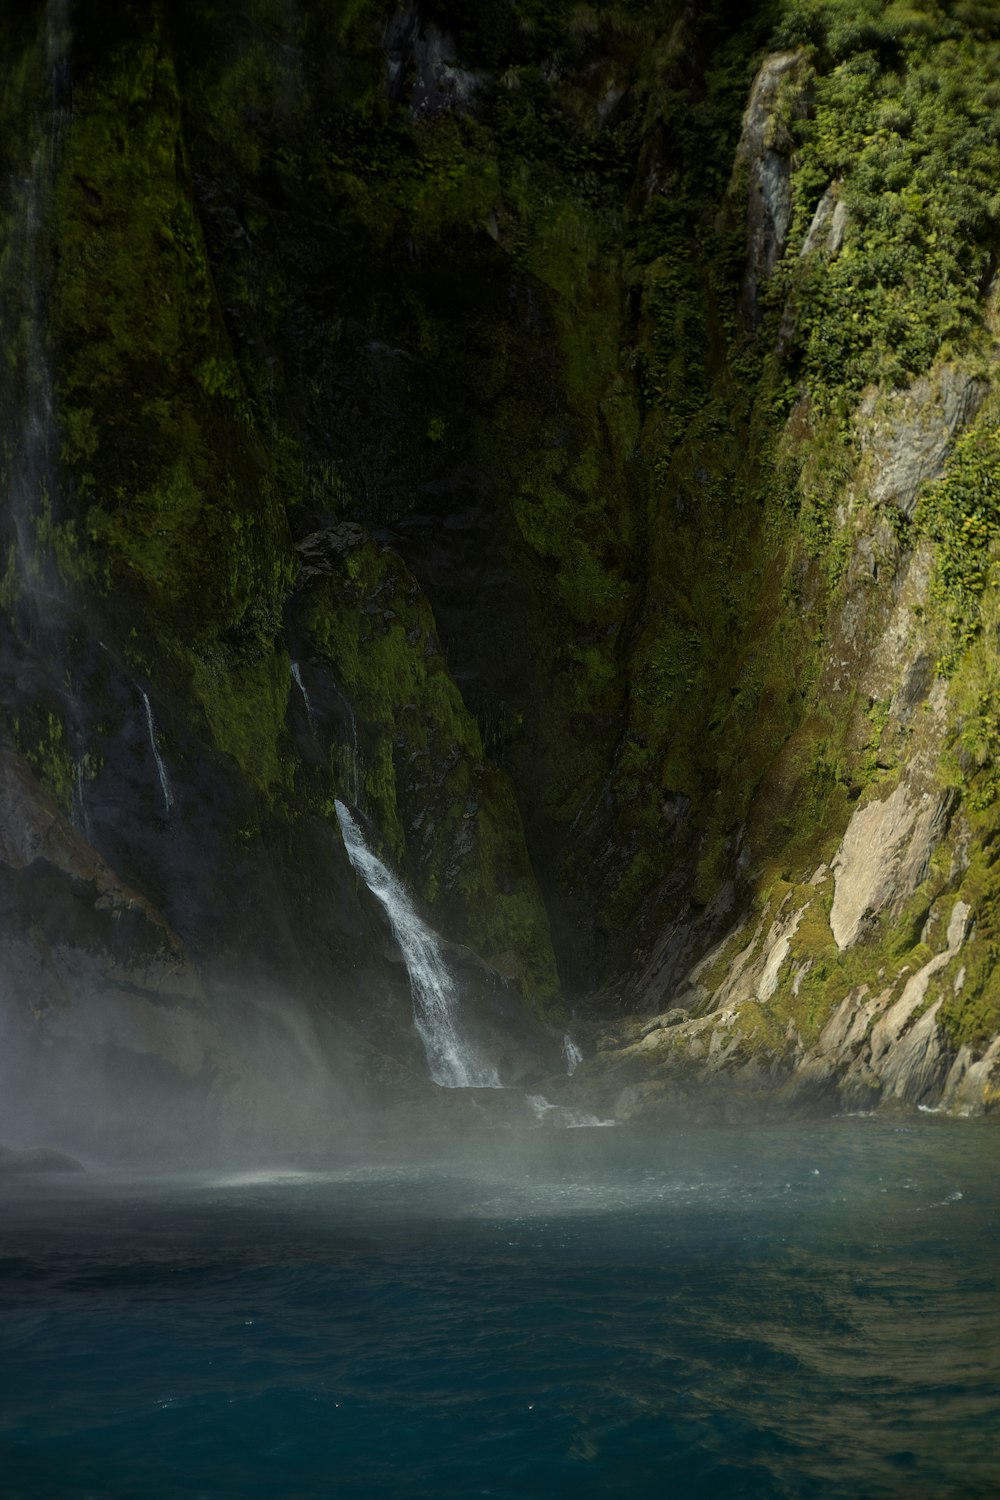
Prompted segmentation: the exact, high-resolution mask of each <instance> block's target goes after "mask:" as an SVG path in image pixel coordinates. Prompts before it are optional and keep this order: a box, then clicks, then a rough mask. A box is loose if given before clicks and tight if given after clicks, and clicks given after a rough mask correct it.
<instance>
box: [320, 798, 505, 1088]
mask: <svg viewBox="0 0 1000 1500" xmlns="http://www.w3.org/2000/svg"><path fill="white" fill-rule="evenodd" d="M336 810H337V819H338V821H339V823H340V831H341V833H342V834H343V837H344V844H345V847H346V849H347V855H348V858H349V859H350V861H351V864H352V865H353V866H354V868H355V870H357V872H358V874H359V875H360V876H361V878H362V880H363V881H364V882H365V885H366V886H367V887H368V889H369V890H370V891H371V893H372V895H373V896H374V897H375V898H376V900H377V901H379V902H380V903H381V905H382V907H383V909H384V911H385V914H386V916H387V917H388V919H389V925H390V926H391V928H392V931H393V935H394V936H395V938H396V941H397V943H398V944H399V947H400V951H401V952H402V955H403V962H404V963H405V964H406V972H407V973H408V975H409V977H410V988H411V990H412V993H413V1020H414V1024H415V1025H416V1028H417V1031H418V1033H419V1035H420V1040H421V1041H422V1042H423V1044H424V1051H425V1052H426V1054H427V1065H428V1068H429V1069H430V1075H431V1078H432V1079H433V1080H434V1082H435V1083H439V1084H441V1085H442V1086H443V1087H444V1088H451V1089H463V1088H464V1089H469V1088H488V1089H497V1088H501V1087H502V1085H501V1082H500V1075H499V1073H498V1072H497V1069H496V1067H495V1066H494V1064H492V1063H490V1062H488V1061H487V1060H486V1059H485V1058H483V1057H481V1056H480V1055H479V1053H478V1051H477V1050H476V1048H475V1047H474V1046H473V1045H472V1044H471V1043H470V1042H469V1041H468V1040H467V1039H466V1038H465V1037H464V1036H463V1035H462V1032H461V1028H460V1023H459V1014H458V1013H459V995H458V990H457V989H456V986H455V981H454V979H453V978H452V976H451V973H450V971H449V969H448V965H447V963H446V962H445V958H444V953H443V951H442V947H441V940H440V938H439V937H438V935H437V933H436V932H434V931H433V929H432V928H430V927H428V926H427V923H426V922H424V921H423V920H422V918H421V917H420V916H419V915H418V913H417V911H416V908H415V907H414V905H413V902H412V901H411V900H410V897H409V895H408V893H407V891H406V889H405V887H404V886H403V884H402V882H401V881H400V880H398V879H397V877H396V876H395V875H393V873H392V871H391V870H389V869H388V868H387V866H386V865H384V864H383V863H382V861H381V860H380V859H379V858H378V856H377V855H376V854H373V853H372V851H371V850H370V849H369V848H368V845H367V844H366V843H365V840H364V837H363V836H362V833H361V830H360V828H359V827H358V825H357V823H356V822H355V821H354V819H353V817H352V816H351V814H350V812H349V811H348V809H347V808H346V807H345V806H344V804H343V802H337V803H336Z"/></svg>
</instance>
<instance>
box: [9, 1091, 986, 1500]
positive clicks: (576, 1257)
mask: <svg viewBox="0 0 1000 1500" xmlns="http://www.w3.org/2000/svg"><path fill="white" fill-rule="evenodd" d="M997 1143H998V1142H997V1134H996V1130H995V1129H994V1128H991V1127H990V1126H988V1125H983V1124H978V1125H977V1124H975V1123H972V1122H969V1123H964V1124H955V1123H946V1122H937V1121H917V1122H913V1123H903V1124H898V1123H897V1124H896V1125H892V1124H886V1123H882V1122H876V1121H872V1120H861V1119H858V1120H845V1121H839V1122H831V1123H830V1124H829V1125H824V1126H822V1127H810V1128H808V1129H802V1128H801V1127H799V1128H795V1129H793V1128H783V1129H769V1130H757V1131H732V1130H723V1129H719V1130H714V1131H713V1130H704V1131H700V1132H677V1131H673V1132H669V1133H667V1132H664V1133H662V1134H659V1135H655V1136H650V1135H646V1136H644V1137H639V1136H635V1135H632V1134H631V1133H630V1132H629V1131H628V1130H626V1129H620V1130H617V1131H612V1130H605V1131H600V1130H594V1131H587V1130H577V1131H546V1130H538V1131H535V1132H526V1133H524V1134H523V1135H520V1136H514V1135H509V1134H508V1135H501V1134H500V1133H496V1134H495V1135H493V1136H484V1137H483V1138H482V1139H480V1140H478V1141H475V1142H473V1141H468V1140H467V1141H464V1142H462V1143H459V1142H451V1143H442V1142H437V1143H436V1144H434V1145H433V1146H431V1145H428V1146H427V1147H425V1148H423V1149H419V1148H417V1147H416V1146H415V1145H411V1146H409V1147H408V1148H406V1149H405V1150H403V1149H402V1148H400V1147H398V1146H394V1147H389V1146H377V1145H372V1146H369V1147H368V1148H367V1149H366V1150H365V1151H364V1152H361V1151H360V1150H359V1151H358V1152H357V1153H356V1154H355V1155H354V1157H353V1158H352V1159H347V1158H345V1159H344V1160H341V1161H340V1162H339V1163H336V1164H329V1163H328V1164H326V1165H325V1166H324V1167H323V1168H322V1169H318V1170H310V1171H301V1170H283V1169H274V1170H263V1169H261V1170H255V1171H240V1172H231V1173H226V1172H217V1173H213V1172H206V1173H201V1174H199V1175H191V1176H187V1177H169V1178H168V1177H161V1178H159V1179H155V1180H147V1181H138V1180H135V1179H132V1178H128V1177H125V1176H122V1175H118V1174H115V1173H113V1172H104V1173H100V1172H94V1171H92V1172H91V1173H90V1174H89V1175H88V1176H87V1177H76V1178H73V1179H72V1180H69V1179H66V1180H63V1181H61V1182H59V1183H57V1182H56V1181H55V1180H49V1181H42V1180H40V1179H36V1180H34V1181H32V1182H30V1183H29V1182H27V1181H22V1182H21V1183H20V1185H15V1184H13V1183H12V1182H10V1181H8V1182H7V1183H6V1184H5V1185H4V1187H3V1189H2V1194H3V1201H2V1203H0V1378H2V1382H3V1389H2V1393H0V1470H2V1472H3V1475H4V1483H3V1493H4V1495H5V1496H6V1497H8V1500H12V1497H31V1500H37V1497H43V1496H53V1497H55V1496H59V1497H70V1496H100V1497H124V1496H136V1497H138V1496H143V1497H159V1496H164V1497H171V1496H178V1497H180V1496H184V1497H190V1496H204V1497H215V1496H219V1497H222V1496H225V1497H253V1496H282V1497H307V1496H309V1497H311V1496H316V1497H321V1496H345V1497H359V1500H360V1497H365V1500H370V1497H379V1496H420V1497H438V1496H440V1497H446V1496H447V1497H459V1496H461V1497H466V1496H473V1495H488V1496H499V1497H511V1500H514V1497H517V1500H524V1497H534V1496H538V1497H541V1496H567V1497H568V1496H574V1497H578V1496H584V1497H585V1496H610V1495H641V1496H646V1495H649V1496H653V1495H655V1496H663V1495H666V1496H706V1497H720V1500H721V1497H727V1500H730V1497H753V1500H756V1497H806V1496H817V1497H819V1496H823V1497H827V1500H828V1497H839V1496H844V1497H846V1496H862V1497H878V1496H896V1495H900V1496H902V1495H906V1496H910V1497H913V1496H926V1497H930V1496H934V1497H943V1496H954V1497H959V1496H961V1497H969V1496H987V1495H995V1494H997V1493H998V1492H1000V1454H998V1451H997V1446H996V1434H997V1432H998V1430H1000V1290H998V1279H1000V1261H998V1252H997V1232H998V1228H1000V1211H998V1209H1000V1204H998V1197H1000V1194H998V1188H997V1180H996V1172H995V1165H994V1164H995V1160H996V1146H997Z"/></svg>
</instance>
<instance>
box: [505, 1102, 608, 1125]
mask: <svg viewBox="0 0 1000 1500" xmlns="http://www.w3.org/2000/svg"><path fill="white" fill-rule="evenodd" d="M525 1097H526V1098H527V1101H528V1103H529V1104H530V1105H531V1108H532V1110H533V1111H534V1115H535V1118H536V1120H537V1121H538V1123H539V1124H540V1125H554V1126H555V1127H556V1128H557V1129H559V1130H594V1129H607V1128H610V1127H612V1126H615V1125H617V1124H618V1121H617V1120H601V1119H598V1117H597V1115H588V1114H587V1113H586V1111H585V1110H582V1109H572V1108H570V1106H569V1105H566V1104H551V1103H550V1102H549V1100H548V1099H546V1097H545V1095H544V1094H527V1095H526V1096H525Z"/></svg>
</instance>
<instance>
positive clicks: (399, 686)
mask: <svg viewBox="0 0 1000 1500" xmlns="http://www.w3.org/2000/svg"><path fill="white" fill-rule="evenodd" d="M298 613H299V618H300V621H301V625H302V628H303V630H304V631H305V632H306V634H307V637H308V640H309V643H310V649H311V651H312V653H313V654H314V656H315V657H317V658H318V659H320V660H322V661H323V662H324V663H325V664H326V665H327V667H328V669H329V671H330V672H331V673H332V674H333V676H334V678H335V680H336V681H337V682H338V683H339V684H340V685H341V686H342V688H343V690H344V692H345V693H346V695H347V697H349V699H350V701H351V702H352V704H353V705H354V707H355V710H356V712H357V715H358V720H359V730H360V734H361V740H362V750H363V752H364V753H363V757H362V792H363V797H364V800H365V801H366V803H367V805H368V807H369V809H370V811H371V813H372V816H373V820H374V822H375V824H376V826H377V827H378V829H379V830H380V832H381V834H382V838H383V841H384V846H385V851H386V853H387V855H388V857H389V858H390V859H391V860H392V862H394V863H396V864H398V865H401V866H402V867H403V869H404V870H405V872H406V874H407V876H408V877H409V878H410V880H411V881H412V882H413V884H414V885H415V887H416V889H417V890H418V892H419V893H420V894H421V895H422V896H423V898H424V899H425V900H426V901H427V902H428V903H429V904H430V905H431V907H432V908H433V910H434V911H435V914H436V919H437V920H438V921H439V922H440V923H441V925H442V926H443V927H444V929H445V931H447V932H448V933H449V934H450V935H451V936H453V937H455V938H457V939H458V940H460V941H463V942H466V943H468V944H470V946H472V947H473V948H474V949H475V950H476V951H477V952H479V953H480V954H482V955H483V957H485V958H487V959H491V958H495V959H497V961H498V962H499V961H501V960H502V961H503V966H504V968H505V971H506V970H508V969H510V968H511V967H512V966H513V968H514V969H515V971H516V972H517V974H518V977H519V979H520V981H521V984H522V988H523V989H524V992H525V994H526V995H527V997H528V998H529V999H530V1000H531V1001H532V1003H533V1004H534V1005H535V1006H536V1007H537V1008H538V1009H539V1010H540V1011H541V1012H543V1013H545V1012H549V1013H555V1012H557V1011H558V1004H559V1002H558V984H557V981H556V976H555V969H554V964H553V959H552V948H551V940H550V937H549V932H548V922H547V919H546V916H545V912H544V908H543V907H542V904H541V901H540V898H539V895H538V890H537V886H536V885H535V881H534V877H533V874H532V871H531V867H530V864H529V862H528V858H527V854H526V852H525V848H524V835H523V830H522V828H521V820H520V815H519V812H518V808H517V804H516V802H515V799H514V797H513V795H512V793H511V789H510V786H509V783H508V782H507V781H506V779H505V778H504V777H502V776H501V775H500V774H499V773H498V772H497V771H496V770H494V769H493V768H492V767H491V766H490V765H489V764H488V763H487V761H486V758H485V756H484V753H483V746H482V740H481V736H480V733H479V730H478V727H477V725H476V723H475V720H474V719H473V718H472V716H471V715H470V714H469V712H468V710H467V709H466V707H465V705H464V703H463V702H462V698H461V695H460V694H459V692H458V689H457V687H456V686H455V683H454V681H453V680H452V678H451V676H450V674H449V673H448V670H447V667H446V664H445V661H444V658H443V656H442V654H441V650H440V646H439V645H438V641H437V634H436V628H435V623H434V618H433V615H432V614H431V611H430V609H429V607H428V604H427V602H426V600H425V598H424V596H423V595H422V593H421V592H420V590H419V588H418V587H417V585H416V582H415V580H414V579H413V577H412V575H411V574H410V573H409V572H408V570H407V569H406V568H405V566H404V565H403V563H402V562H401V561H400V559H399V558H398V557H396V556H395V555H394V554H393V553H392V552H390V551H388V550H386V549H385V548H383V547H380V546H378V545H377V544H376V543H375V542H373V541H368V542H365V543H363V544H361V545H358V546H353V547H351V548H350V549H349V550H347V551H346V553H344V554H343V555H341V556H340V557H336V558H335V557H331V558H330V563H329V569H328V571H327V572H326V573H324V574H318V575H316V576H314V577H313V578H311V579H310V582H309V583H308V585H307V587H306V589H305V591H304V593H303V595H302V599H301V602H300V604H299V609H298ZM339 764H340V763H339V760H338V757H337V755H336V751H335V752H334V755H333V759H332V769H333V772H334V774H335V775H336V774H337V771H338V769H339ZM345 792H346V789H345V788H342V789H341V794H342V795H343V794H345Z"/></svg>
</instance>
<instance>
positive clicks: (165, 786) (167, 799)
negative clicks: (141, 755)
mask: <svg viewBox="0 0 1000 1500" xmlns="http://www.w3.org/2000/svg"><path fill="white" fill-rule="evenodd" d="M140 691H142V690H140ZM142 701H143V703H144V704H145V706H146V728H147V729H148V730H149V743H150V746H151V748H152V751H153V759H154V760H155V761H156V770H157V773H158V775H159V778H160V790H161V792H162V793H163V810H164V812H166V813H167V814H169V813H170V810H171V808H172V807H173V805H174V794H173V792H172V791H171V790H170V780H169V778H168V776H167V768H166V766H165V765H164V764H163V756H162V755H161V754H160V747H159V745H158V744H157V743H156V724H155V722H154V720H153V708H152V705H151V703H150V701H149V695H148V694H147V693H146V692H145V691H143V692H142Z"/></svg>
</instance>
